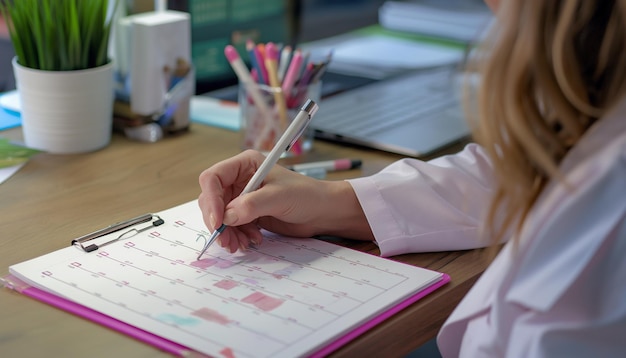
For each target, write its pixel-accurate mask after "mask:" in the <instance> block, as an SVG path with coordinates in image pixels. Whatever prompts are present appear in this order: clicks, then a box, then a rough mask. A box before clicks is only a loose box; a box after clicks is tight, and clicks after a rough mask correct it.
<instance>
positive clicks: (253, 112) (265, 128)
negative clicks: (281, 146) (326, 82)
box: [239, 81, 322, 157]
mask: <svg viewBox="0 0 626 358" xmlns="http://www.w3.org/2000/svg"><path fill="white" fill-rule="evenodd" d="M321 88H322V86H321V82H319V81H318V82H317V83H314V84H311V85H308V86H306V87H297V86H296V87H295V88H294V90H293V91H291V92H290V93H289V94H288V95H285V93H283V91H282V89H281V88H280V87H270V86H266V85H262V84H250V85H245V84H243V83H240V85H239V108H240V123H241V129H240V132H241V147H242V149H243V150H245V149H255V150H258V151H260V152H262V153H265V154H267V153H269V152H270V151H271V150H272V148H273V147H274V144H276V141H278V139H279V138H280V136H281V135H282V134H283V132H284V131H285V129H287V126H289V124H290V123H291V120H293V119H294V118H295V117H296V115H297V114H298V112H299V111H300V108H301V107H302V105H303V104H304V103H305V102H306V101H307V99H311V100H313V101H315V102H316V103H319V100H320V96H321ZM259 102H260V103H259ZM312 147H313V129H312V128H310V127H308V128H306V129H305V131H304V133H302V135H301V136H300V138H299V139H298V140H297V141H296V143H295V144H294V145H293V146H292V147H291V149H290V150H289V151H288V152H286V153H285V155H284V156H286V157H289V156H296V155H299V154H302V153H304V152H307V151H309V150H311V148H312Z"/></svg>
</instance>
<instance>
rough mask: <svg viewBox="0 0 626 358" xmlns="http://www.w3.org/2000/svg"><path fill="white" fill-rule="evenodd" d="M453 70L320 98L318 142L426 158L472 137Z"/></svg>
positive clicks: (409, 76)
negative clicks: (328, 141) (322, 140)
mask: <svg viewBox="0 0 626 358" xmlns="http://www.w3.org/2000/svg"><path fill="white" fill-rule="evenodd" d="M456 71H457V70H456V68H452V67H448V66H446V67H442V68H435V69H429V70H419V71H415V72H411V73H409V74H402V75H399V76H396V77H392V78H388V79H385V80H381V81H375V82H372V83H369V84H366V85H363V86H360V87H357V88H352V89H349V90H347V91H343V92H339V93H337V94H334V95H331V96H328V97H325V98H323V100H322V101H321V103H320V109H319V111H318V112H317V114H316V116H315V117H314V118H313V120H312V121H311V124H310V126H311V127H312V128H313V130H314V131H315V136H316V138H319V139H324V140H330V141H334V142H338V143H343V144H350V145H357V146H361V147H368V148H373V149H377V150H382V151H386V152H390V153H396V154H401V155H404V156H410V157H417V158H419V157H426V156H429V155H431V154H433V153H435V152H436V151H438V150H441V149H443V148H445V147H447V146H450V145H452V144H455V143H458V142H460V141H462V140H465V139H467V138H468V137H469V136H470V130H469V127H468V125H467V124H466V122H465V119H464V116H463V111H462V108H461V101H460V96H459V93H460V91H459V90H458V89H457V83H458V81H456V78H457V74H456Z"/></svg>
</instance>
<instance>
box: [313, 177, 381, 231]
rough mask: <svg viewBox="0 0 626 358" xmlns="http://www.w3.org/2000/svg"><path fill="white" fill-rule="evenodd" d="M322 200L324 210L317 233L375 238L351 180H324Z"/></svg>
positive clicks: (321, 206) (320, 214) (318, 221)
mask: <svg viewBox="0 0 626 358" xmlns="http://www.w3.org/2000/svg"><path fill="white" fill-rule="evenodd" d="M322 183H323V184H322V190H321V194H320V196H319V197H320V199H321V200H320V201H321V202H323V203H324V205H318V208H321V209H322V210H321V211H320V213H319V216H320V219H319V220H316V222H317V223H318V225H317V227H316V229H315V231H316V235H331V236H337V237H343V238H348V239H358V240H370V241H371V240H374V235H373V234H372V230H371V228H370V226H369V223H368V221H367V217H366V216H365V213H364V212H363V209H362V208H361V204H360V203H359V200H358V199H357V196H356V193H355V192H354V189H353V188H352V185H350V183H349V182H347V181H345V180H341V181H324V182H322Z"/></svg>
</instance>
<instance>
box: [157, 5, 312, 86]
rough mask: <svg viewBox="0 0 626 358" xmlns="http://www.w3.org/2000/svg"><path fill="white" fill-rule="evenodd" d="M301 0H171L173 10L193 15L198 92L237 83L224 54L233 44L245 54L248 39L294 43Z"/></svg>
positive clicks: (259, 41)
mask: <svg viewBox="0 0 626 358" xmlns="http://www.w3.org/2000/svg"><path fill="white" fill-rule="evenodd" d="M299 6H300V1H292V0H170V1H169V2H168V7H169V8H170V9H171V10H178V11H185V12H188V13H190V15H191V56H192V62H193V64H194V66H195V70H196V93H197V94H200V93H205V92H208V91H212V90H215V89H219V88H223V87H227V86H231V85H234V84H236V83H237V78H236V76H235V73H234V72H233V70H232V68H231V67H230V64H229V63H228V61H227V60H226V57H225V55H224V47H225V46H226V45H229V44H230V45H233V46H235V47H236V48H237V49H238V50H239V53H240V54H242V56H241V58H242V59H243V60H244V61H246V62H248V63H249V60H248V56H246V55H245V53H246V51H245V44H246V41H247V40H248V39H252V40H253V41H254V42H255V43H265V42H270V41H272V42H275V43H280V44H293V42H294V41H295V39H296V37H297V31H298V28H299V24H298V21H299V13H300V9H299Z"/></svg>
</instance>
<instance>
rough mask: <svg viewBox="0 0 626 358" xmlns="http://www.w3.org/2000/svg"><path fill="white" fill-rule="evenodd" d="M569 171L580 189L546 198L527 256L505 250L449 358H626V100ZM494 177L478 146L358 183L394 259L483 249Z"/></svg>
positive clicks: (454, 329) (449, 327) (569, 160)
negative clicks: (482, 235)
mask: <svg viewBox="0 0 626 358" xmlns="http://www.w3.org/2000/svg"><path fill="white" fill-rule="evenodd" d="M561 170H562V172H563V173H564V174H565V175H566V178H567V181H568V183H569V184H571V186H572V188H573V189H568V188H566V187H565V186H563V185H561V184H559V183H551V184H549V185H548V186H547V187H546V188H545V190H544V192H543V193H542V195H541V196H540V197H539V198H538V200H537V202H536V204H535V206H534V208H533V209H532V211H531V212H530V214H529V216H528V218H527V221H526V224H525V225H524V227H523V231H522V233H521V237H520V239H521V241H520V246H519V248H518V251H517V252H514V251H513V246H512V244H511V243H507V244H505V246H504V248H503V249H502V250H501V252H500V253H499V254H498V256H497V257H496V259H495V260H494V261H493V262H492V263H491V265H490V266H489V267H488V269H487V270H486V271H485V272H484V274H483V275H482V276H481V278H480V279H479V280H478V281H477V282H476V284H475V285H474V287H472V289H471V290H470V291H469V292H468V294H467V295H466V296H465V298H464V299H463V300H462V301H461V303H460V304H459V305H458V306H457V307H456V309H455V310H454V311H453V313H452V314H451V315H450V317H449V318H448V319H447V321H446V322H445V324H444V325H443V327H442V329H441V331H440V332H439V335H438V338H437V341H438V346H439V349H440V351H441V353H442V355H443V356H444V357H457V356H459V357H472V358H476V357H618V356H621V357H623V356H625V354H626V219H625V217H626V102H622V103H621V104H620V105H619V106H618V107H617V108H616V109H615V110H614V111H612V112H611V114H610V115H608V116H607V117H606V118H604V119H603V120H601V121H599V122H597V123H596V124H594V126H592V128H590V129H589V131H588V132H587V133H586V134H585V136H584V138H583V139H582V140H581V141H580V142H579V143H578V144H577V145H576V147H575V148H573V149H572V150H571V151H570V152H569V153H568V155H567V157H566V158H565V159H564V160H563V162H562V165H561ZM491 175H492V167H491V165H490V163H489V160H488V158H487V157H486V156H485V154H484V152H483V150H482V149H481V148H480V147H479V146H477V145H475V144H470V145H468V146H467V147H466V148H465V149H464V150H463V151H462V152H460V153H458V154H456V155H451V156H446V157H441V158H438V159H435V160H432V161H430V162H421V161H417V160H412V159H404V160H401V161H398V162H396V163H394V164H392V165H391V166H389V167H388V168H386V169H384V170H383V171H381V172H380V173H378V174H376V175H373V176H371V177H365V178H359V179H353V180H350V183H351V184H352V186H353V188H354V189H355V192H356V194H357V197H358V199H359V201H360V203H361V206H362V207H363V210H364V211H365V214H366V215H367V218H368V221H369V223H370V225H371V227H372V230H373V232H374V235H375V237H376V242H377V243H378V245H379V246H380V250H381V254H382V255H383V256H391V255H397V254H402V253H408V252H426V251H445V250H459V249H470V248H476V247H480V246H481V245H482V244H483V243H482V242H481V241H480V240H479V238H478V236H479V235H478V234H479V225H480V223H481V222H482V220H483V219H484V216H485V213H486V209H487V207H488V202H489V199H490V193H491V187H492V185H493V179H492V178H491ZM416 324H419V323H418V322H416Z"/></svg>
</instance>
